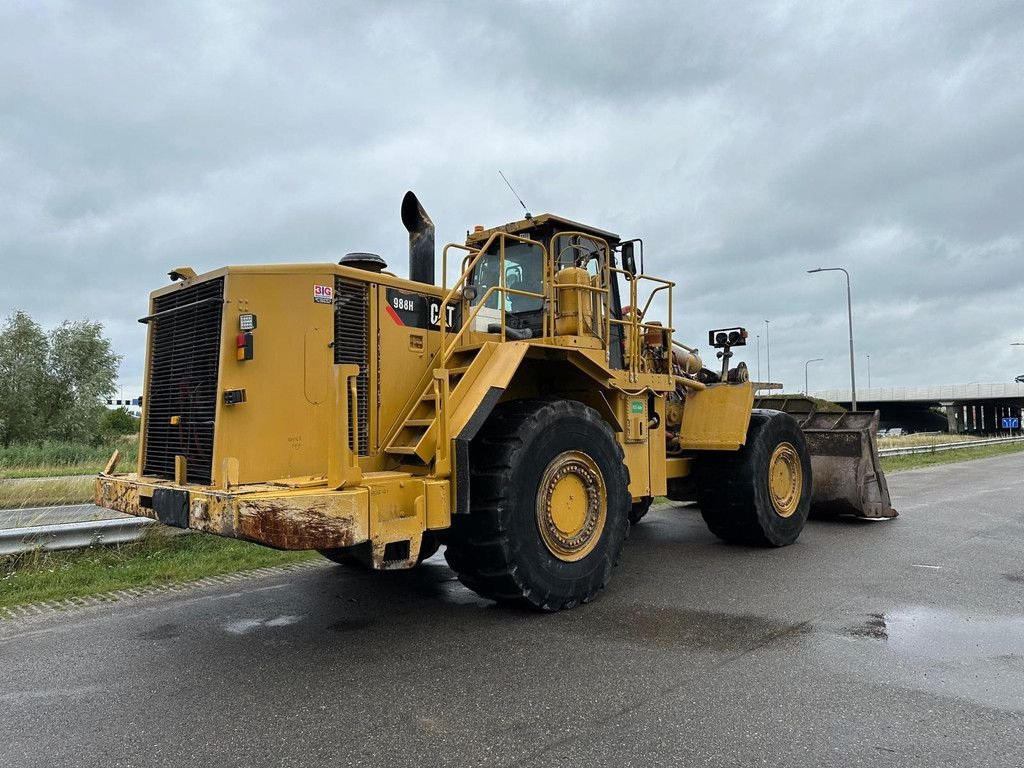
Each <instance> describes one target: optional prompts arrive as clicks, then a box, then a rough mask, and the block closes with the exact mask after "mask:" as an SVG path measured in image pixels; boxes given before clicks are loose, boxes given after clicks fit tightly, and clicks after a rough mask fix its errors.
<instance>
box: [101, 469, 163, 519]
mask: <svg viewBox="0 0 1024 768" xmlns="http://www.w3.org/2000/svg"><path fill="white" fill-rule="evenodd" d="M93 501H94V502H95V504H96V506H97V507H106V508H107V509H114V510H117V511H118V512H124V513H125V514H127V515H135V516H137V517H148V518H151V519H154V520H155V519H156V512H154V511H153V510H152V509H146V508H145V507H142V506H140V505H139V492H138V488H137V486H135V485H134V484H133V483H131V482H129V481H128V480H126V479H124V478H117V479H115V478H103V477H100V478H97V479H96V485H95V495H94V498H93Z"/></svg>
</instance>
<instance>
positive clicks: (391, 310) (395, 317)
mask: <svg viewBox="0 0 1024 768" xmlns="http://www.w3.org/2000/svg"><path fill="white" fill-rule="evenodd" d="M384 308H385V309H387V311H388V314H389V315H391V319H392V320H394V321H395V322H396V323H398V324H399V325H405V323H403V322H402V318H400V317H399V316H398V313H397V312H395V308H394V307H392V306H391V305H390V304H385V305H384Z"/></svg>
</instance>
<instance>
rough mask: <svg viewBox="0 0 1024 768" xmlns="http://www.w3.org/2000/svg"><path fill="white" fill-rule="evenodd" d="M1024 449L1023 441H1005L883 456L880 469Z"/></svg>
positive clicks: (949, 461) (907, 467) (959, 459)
mask: <svg viewBox="0 0 1024 768" xmlns="http://www.w3.org/2000/svg"><path fill="white" fill-rule="evenodd" d="M1021 451H1024V443H1007V444H1004V445H980V446H978V447H977V448H963V449H961V448H956V449H954V450H952V451H942V452H941V453H918V454H913V455H911V456H883V457H882V471H884V472H901V471H903V470H907V469H918V468H920V467H931V466H934V465H936V464H954V463H956V462H958V461H971V460H972V459H987V458H990V457H992V456H1002V455H1004V454H1007V453H1020V452H1021Z"/></svg>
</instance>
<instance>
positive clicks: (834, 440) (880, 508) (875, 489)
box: [757, 398, 897, 519]
mask: <svg viewBox="0 0 1024 768" xmlns="http://www.w3.org/2000/svg"><path fill="white" fill-rule="evenodd" d="M779 401H782V402H779ZM822 405H824V404H823V403H821V402H815V401H813V400H811V399H809V398H786V399H782V398H762V399H761V400H760V401H759V402H758V403H757V407H759V408H774V409H776V410H781V411H786V412H788V413H790V414H791V415H792V416H793V417H794V418H795V419H796V420H797V422H798V423H799V424H800V428H801V429H802V430H803V433H804V437H805V438H807V449H808V452H809V453H810V455H811V475H812V479H813V486H812V488H813V491H812V495H811V514H812V515H813V516H815V517H835V516H837V515H857V516H858V517H866V518H875V519H879V518H889V517H896V514H897V513H896V510H895V509H893V508H892V502H891V500H890V498H889V486H888V485H887V484H886V482H885V474H884V473H883V472H882V467H881V466H880V464H879V459H878V446H877V443H876V441H875V435H876V434H877V433H878V411H849V412H847V411H842V410H841V409H839V410H837V411H825V412H823V411H821V410H819V408H821V407H822ZM828 405H829V406H832V407H835V406H834V405H833V404H831V403H830V404H828Z"/></svg>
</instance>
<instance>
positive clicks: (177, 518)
mask: <svg viewBox="0 0 1024 768" xmlns="http://www.w3.org/2000/svg"><path fill="white" fill-rule="evenodd" d="M153 511H154V512H156V518H157V520H159V521H160V522H161V523H163V524H164V525H173V526H174V527H175V528H188V491H178V490H174V489H172V488H157V489H155V490H154V491H153Z"/></svg>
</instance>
